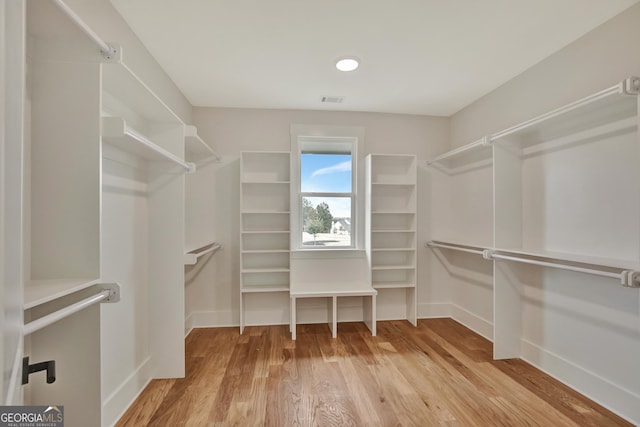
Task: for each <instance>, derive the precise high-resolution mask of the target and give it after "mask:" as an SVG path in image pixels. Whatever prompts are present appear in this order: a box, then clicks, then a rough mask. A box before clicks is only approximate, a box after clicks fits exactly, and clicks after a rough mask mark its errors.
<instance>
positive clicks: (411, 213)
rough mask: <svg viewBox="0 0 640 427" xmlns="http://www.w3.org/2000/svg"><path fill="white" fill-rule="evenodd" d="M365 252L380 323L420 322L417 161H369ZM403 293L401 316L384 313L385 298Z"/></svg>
mask: <svg viewBox="0 0 640 427" xmlns="http://www.w3.org/2000/svg"><path fill="white" fill-rule="evenodd" d="M366 187H367V190H366V191H367V198H366V217H367V220H366V239H365V240H366V251H367V258H368V262H369V265H370V281H371V284H372V286H373V288H374V289H377V290H380V293H379V295H378V303H379V304H378V308H379V309H378V313H379V317H381V318H398V317H401V318H406V319H408V320H409V321H410V322H411V323H413V324H414V325H415V324H416V323H417V296H416V280H417V263H416V196H417V189H416V158H415V156H412V155H388V154H370V155H368V156H367V159H366ZM394 292H404V293H405V301H406V303H405V304H404V307H403V310H402V314H401V316H399V313H391V312H389V313H385V312H384V310H383V307H384V305H383V303H384V301H385V295H390V294H391V293H394Z"/></svg>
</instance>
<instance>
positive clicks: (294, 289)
mask: <svg viewBox="0 0 640 427" xmlns="http://www.w3.org/2000/svg"><path fill="white" fill-rule="evenodd" d="M289 294H290V297H291V319H290V325H289V329H290V331H291V339H292V340H295V339H296V325H297V323H296V315H297V308H296V301H297V300H298V298H331V304H329V313H328V314H329V316H328V317H329V329H331V335H332V337H333V338H336V336H337V331H338V297H360V296H361V297H363V299H364V302H363V312H364V323H365V324H366V325H367V327H368V328H369V330H370V331H371V334H372V335H373V336H375V335H376V295H378V291H376V290H375V289H374V288H373V287H371V285H370V284H369V283H364V282H352V283H340V282H334V281H328V282H322V283H304V284H300V283H298V284H297V285H296V284H295V283H291V290H290V293H289Z"/></svg>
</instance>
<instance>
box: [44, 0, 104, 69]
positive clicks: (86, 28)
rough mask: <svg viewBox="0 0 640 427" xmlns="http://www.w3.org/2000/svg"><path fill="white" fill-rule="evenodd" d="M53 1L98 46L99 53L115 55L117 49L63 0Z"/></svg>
mask: <svg viewBox="0 0 640 427" xmlns="http://www.w3.org/2000/svg"><path fill="white" fill-rule="evenodd" d="M53 2H54V3H55V4H56V6H58V8H59V9H60V10H62V11H63V12H64V13H65V15H67V16H68V17H69V19H71V20H72V21H73V22H75V24H76V25H77V26H78V28H80V29H81V30H82V32H84V33H85V34H86V35H87V36H89V38H90V39H91V40H93V42H94V43H95V44H97V45H98V47H100V53H102V56H103V57H105V58H106V59H112V58H113V57H115V55H116V53H117V50H116V48H114V47H113V46H110V45H109V44H108V43H107V42H105V41H104V40H103V39H102V38H100V36H98V35H97V34H96V33H95V32H94V31H93V30H92V29H91V27H89V26H88V25H87V24H86V23H85V22H84V21H83V20H82V18H80V17H79V16H78V15H77V14H76V13H75V12H74V11H73V9H71V8H70V7H69V6H68V5H67V4H66V3H65V2H64V1H63V0H53Z"/></svg>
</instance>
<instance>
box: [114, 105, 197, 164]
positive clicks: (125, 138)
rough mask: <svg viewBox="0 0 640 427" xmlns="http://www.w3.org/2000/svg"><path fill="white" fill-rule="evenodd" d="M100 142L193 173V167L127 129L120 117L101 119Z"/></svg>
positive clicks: (134, 131)
mask: <svg viewBox="0 0 640 427" xmlns="http://www.w3.org/2000/svg"><path fill="white" fill-rule="evenodd" d="M102 140H103V141H104V142H107V143H109V144H111V145H114V146H116V147H118V148H120V149H121V150H124V151H128V152H130V153H133V154H135V155H137V156H140V157H142V158H145V159H147V160H153V161H170V162H172V163H174V164H176V165H179V166H180V167H182V168H183V169H184V170H185V171H187V172H193V171H195V165H194V164H193V163H188V162H185V161H183V160H182V159H181V158H180V157H178V156H176V155H175V154H173V153H171V152H170V151H168V150H166V149H164V148H162V147H161V146H159V145H158V144H156V143H154V142H153V141H151V140H150V139H148V138H147V137H145V136H144V135H142V134H141V133H139V132H137V131H136V130H134V129H132V128H131V127H129V126H128V125H127V123H126V121H125V120H124V119H122V118H120V117H103V118H102Z"/></svg>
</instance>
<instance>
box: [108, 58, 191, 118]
mask: <svg viewBox="0 0 640 427" xmlns="http://www.w3.org/2000/svg"><path fill="white" fill-rule="evenodd" d="M102 86H103V90H104V92H106V94H108V96H107V97H106V98H112V99H105V102H106V103H107V105H108V104H109V102H112V101H115V102H116V103H117V104H119V105H118V107H121V106H126V107H127V109H129V110H130V111H136V112H137V113H138V114H141V115H142V116H143V117H144V118H145V119H146V120H147V121H148V122H153V123H174V124H180V125H182V124H183V122H182V120H181V119H180V118H179V117H178V115H177V114H176V113H175V112H174V111H173V110H172V109H171V108H169V106H168V105H167V104H166V103H165V102H164V101H163V100H162V99H160V97H158V95H156V94H155V92H153V91H152V90H151V89H150V88H149V86H147V85H146V84H145V83H144V82H143V81H142V79H140V77H138V76H137V75H136V74H135V73H134V72H133V71H132V70H131V69H130V68H129V67H128V66H127V65H126V64H125V63H124V62H122V61H119V62H114V63H104V64H103V67H102Z"/></svg>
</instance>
